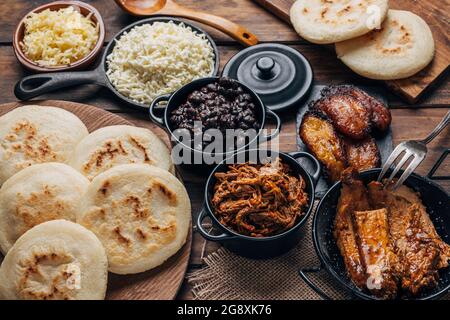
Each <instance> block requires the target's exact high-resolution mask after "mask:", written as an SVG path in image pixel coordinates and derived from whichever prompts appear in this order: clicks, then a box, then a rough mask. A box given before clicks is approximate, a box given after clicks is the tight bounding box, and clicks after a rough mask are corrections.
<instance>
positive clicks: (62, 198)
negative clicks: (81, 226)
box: [0, 163, 89, 254]
mask: <svg viewBox="0 0 450 320" xmlns="http://www.w3.org/2000/svg"><path fill="white" fill-rule="evenodd" d="M88 186H89V180H88V179H86V178H85V177H84V176H83V175H82V174H81V173H79V172H78V171H76V170H75V169H73V168H72V167H70V166H68V165H66V164H62V163H42V164H36V165H33V166H31V167H28V168H25V169H23V170H22V171H19V172H18V173H16V174H15V175H14V176H12V177H11V178H9V179H8V180H7V181H6V182H5V183H4V184H3V185H2V187H1V188H0V249H1V251H2V253H3V254H5V253H6V252H8V250H9V249H10V248H11V247H12V246H13V244H14V242H16V240H17V239H18V238H19V237H20V236H21V235H22V234H24V233H25V232H26V231H28V230H29V229H31V228H33V227H34V226H36V225H38V224H40V223H43V222H46V221H50V220H58V219H65V220H69V221H75V220H76V210H77V209H78V203H79V201H80V200H81V199H82V197H83V196H84V194H85V192H86V190H87V188H88Z"/></svg>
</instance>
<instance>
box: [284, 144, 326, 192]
mask: <svg viewBox="0 0 450 320" xmlns="http://www.w3.org/2000/svg"><path fill="white" fill-rule="evenodd" d="M289 155H290V156H291V157H292V158H294V159H295V160H297V159H299V158H308V159H309V160H311V161H312V162H313V163H314V166H315V170H314V173H313V174H312V175H311V177H312V180H313V183H314V186H316V185H317V182H318V181H319V179H320V174H321V173H322V166H321V165H320V162H319V160H317V159H316V157H314V156H313V155H312V154H310V153H308V152H303V151H297V152H292V153H289Z"/></svg>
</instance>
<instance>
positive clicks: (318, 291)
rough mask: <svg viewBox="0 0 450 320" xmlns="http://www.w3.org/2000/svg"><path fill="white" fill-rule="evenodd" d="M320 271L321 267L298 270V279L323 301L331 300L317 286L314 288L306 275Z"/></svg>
mask: <svg viewBox="0 0 450 320" xmlns="http://www.w3.org/2000/svg"><path fill="white" fill-rule="evenodd" d="M320 271H322V266H320V267H315V268H304V269H300V270H298V274H299V275H300V278H302V279H303V281H305V283H306V284H307V285H308V286H309V287H310V288H311V289H313V290H314V291H315V292H316V293H317V294H318V295H319V296H320V297H321V298H322V299H324V300H333V299H332V298H331V297H330V296H329V295H327V294H326V293H325V292H324V291H323V290H322V289H320V288H319V287H318V286H316V285H315V284H314V283H313V282H312V281H311V279H310V278H309V277H308V276H307V274H308V273H317V272H320Z"/></svg>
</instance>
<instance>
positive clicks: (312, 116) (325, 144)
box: [300, 112, 347, 181]
mask: <svg viewBox="0 0 450 320" xmlns="http://www.w3.org/2000/svg"><path fill="white" fill-rule="evenodd" d="M300 137H301V139H302V141H303V142H304V143H305V145H306V146H307V147H308V149H309V150H310V151H311V152H312V154H313V155H314V156H315V157H316V158H317V159H318V160H319V161H320V162H321V163H322V164H323V166H324V169H325V170H324V171H325V174H326V175H327V176H328V177H329V179H330V180H331V181H337V180H339V179H340V177H341V173H342V171H343V170H344V169H345V168H346V167H347V159H346V156H345V149H344V145H343V142H342V139H341V138H340V137H339V135H338V134H337V133H336V131H335V130H334V127H333V125H332V124H331V122H330V121H329V120H327V119H326V117H324V116H322V115H320V114H318V113H315V112H307V113H305V115H304V116H303V120H302V124H301V125H300Z"/></svg>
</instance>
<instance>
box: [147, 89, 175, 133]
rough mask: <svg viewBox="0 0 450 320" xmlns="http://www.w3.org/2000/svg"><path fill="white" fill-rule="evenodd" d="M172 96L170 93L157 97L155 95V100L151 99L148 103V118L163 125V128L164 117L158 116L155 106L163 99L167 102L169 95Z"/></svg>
mask: <svg viewBox="0 0 450 320" xmlns="http://www.w3.org/2000/svg"><path fill="white" fill-rule="evenodd" d="M171 96H172V94H165V95H162V96H159V97H156V98H155V100H153V102H152V103H151V104H150V108H149V115H150V119H151V120H152V121H153V122H154V123H156V124H157V125H158V126H160V127H163V128H164V119H163V118H162V117H158V116H157V115H156V113H155V111H156V110H155V109H156V107H157V106H158V105H159V104H160V103H161V102H163V101H165V102H167V101H169V100H170V97H171Z"/></svg>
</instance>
